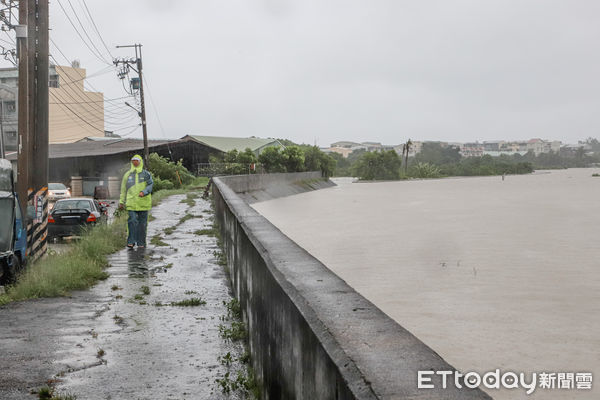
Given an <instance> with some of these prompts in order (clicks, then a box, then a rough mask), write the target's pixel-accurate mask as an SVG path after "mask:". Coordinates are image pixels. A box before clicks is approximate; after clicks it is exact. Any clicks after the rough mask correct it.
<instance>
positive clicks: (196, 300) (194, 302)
mask: <svg viewBox="0 0 600 400" xmlns="http://www.w3.org/2000/svg"><path fill="white" fill-rule="evenodd" d="M205 304H206V301H204V300H202V299H201V298H200V297H192V298H191V299H185V300H181V301H174V302H171V304H170V305H172V306H174V307H197V306H203V305H205Z"/></svg>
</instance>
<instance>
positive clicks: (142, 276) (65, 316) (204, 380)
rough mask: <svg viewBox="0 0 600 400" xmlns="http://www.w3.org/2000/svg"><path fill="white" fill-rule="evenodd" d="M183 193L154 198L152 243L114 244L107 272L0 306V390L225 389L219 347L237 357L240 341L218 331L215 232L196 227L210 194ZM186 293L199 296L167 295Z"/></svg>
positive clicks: (125, 392) (204, 224)
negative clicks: (65, 294)
mask: <svg viewBox="0 0 600 400" xmlns="http://www.w3.org/2000/svg"><path fill="white" fill-rule="evenodd" d="M184 199H185V195H180V196H172V197H170V198H167V199H165V200H164V201H163V203H162V204H161V205H160V206H158V207H156V208H154V209H153V210H152V215H153V217H154V218H155V220H153V221H152V222H150V224H149V227H148V241H149V243H150V240H151V238H153V237H156V238H157V239H156V240H154V242H153V243H154V244H149V247H148V248H146V249H133V250H128V249H126V248H124V249H123V250H120V251H118V252H117V253H115V254H113V255H112V256H111V257H110V258H109V262H110V267H109V268H108V269H107V272H108V273H109V274H110V277H109V278H108V279H106V280H105V281H102V282H100V283H99V284H97V285H96V286H94V287H93V288H92V289H90V290H87V291H81V292H76V293H73V294H72V297H71V298H59V299H42V300H38V301H30V302H23V303H19V304H15V305H11V306H9V307H3V308H1V309H0V320H2V321H3V325H4V326H3V327H0V348H1V349H2V353H3V357H2V361H0V367H1V368H2V370H3V371H11V372H10V373H8V374H5V376H4V378H1V379H0V381H1V382H0V398H2V399H28V398H35V396H32V395H31V394H29V393H28V392H29V390H31V389H36V388H39V387H41V386H42V384H43V383H44V382H45V381H46V380H47V379H52V380H53V382H52V383H54V384H55V387H56V389H57V392H59V393H70V394H73V395H76V396H77V398H79V399H219V398H225V397H224V396H225V395H223V394H221V391H220V390H219V387H218V385H217V383H216V379H219V378H222V377H223V376H224V375H225V373H226V372H227V371H228V370H230V369H231V368H232V367H229V368H227V367H226V366H225V365H223V363H221V362H220V361H219V360H220V357H223V356H224V355H226V354H227V353H230V355H231V356H232V358H233V359H234V360H237V359H238V358H241V356H242V353H243V347H242V345H241V344H239V343H232V342H229V341H225V340H224V339H222V338H221V336H220V334H219V325H220V324H222V323H223V321H222V320H221V319H222V318H221V317H222V316H223V315H225V314H227V308H226V306H225V303H226V302H229V301H230V300H231V299H232V297H231V292H230V286H229V281H228V278H227V276H226V272H225V270H224V268H223V267H222V266H220V265H218V263H217V258H216V256H215V254H217V253H218V251H219V249H218V246H217V242H216V238H215V237H213V236H209V235H206V234H204V233H202V232H204V231H207V230H210V228H211V226H212V211H211V210H210V204H209V202H208V201H205V200H202V199H200V198H197V199H195V204H194V205H191V206H190V205H189V204H185V203H182V202H181V201H182V200H184ZM124 245H125V243H124ZM190 299H201V300H202V301H203V302H205V304H200V305H197V306H192V307H182V306H174V305H171V303H174V302H181V301H186V300H190ZM238 364H239V362H238ZM233 368H241V364H239V365H237V366H233ZM226 398H242V397H241V395H239V394H238V395H231V396H228V397H226Z"/></svg>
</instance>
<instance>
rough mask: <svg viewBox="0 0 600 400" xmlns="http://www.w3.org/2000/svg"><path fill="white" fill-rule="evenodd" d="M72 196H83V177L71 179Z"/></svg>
mask: <svg viewBox="0 0 600 400" xmlns="http://www.w3.org/2000/svg"><path fill="white" fill-rule="evenodd" d="M71 196H73V197H79V196H83V178H82V177H81V176H72V177H71Z"/></svg>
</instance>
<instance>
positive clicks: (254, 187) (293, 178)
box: [221, 171, 335, 204]
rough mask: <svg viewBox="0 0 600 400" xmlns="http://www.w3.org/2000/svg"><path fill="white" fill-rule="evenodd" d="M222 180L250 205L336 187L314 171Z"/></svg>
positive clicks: (240, 176) (229, 177) (243, 176)
mask: <svg viewBox="0 0 600 400" xmlns="http://www.w3.org/2000/svg"><path fill="white" fill-rule="evenodd" d="M221 180H222V181H223V180H226V181H227V186H228V187H229V188H230V189H231V190H233V191H234V192H235V193H236V194H237V195H238V196H239V197H241V198H242V199H243V200H244V201H246V203H248V204H252V203H258V202H260V201H266V200H271V199H277V198H280V197H285V196H291V195H294V194H298V193H304V192H309V191H311V190H317V189H324V188H328V187H331V186H335V183H333V182H331V181H330V180H329V179H323V178H321V173H320V172H314V171H313V172H295V173H289V174H257V175H236V176H228V177H227V178H221Z"/></svg>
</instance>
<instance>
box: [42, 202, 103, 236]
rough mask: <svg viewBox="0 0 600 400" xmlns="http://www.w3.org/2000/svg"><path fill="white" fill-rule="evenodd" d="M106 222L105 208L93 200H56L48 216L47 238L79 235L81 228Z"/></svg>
mask: <svg viewBox="0 0 600 400" xmlns="http://www.w3.org/2000/svg"><path fill="white" fill-rule="evenodd" d="M107 220H108V217H107V213H106V207H105V206H103V205H101V204H99V203H98V201H96V200H94V199H87V198H71V199H63V200H58V201H57V202H56V204H55V205H54V208H53V209H52V212H51V213H50V215H49V216H48V236H49V237H51V238H61V237H65V236H76V235H79V234H80V233H81V231H82V229H83V228H85V227H89V226H93V225H95V224H98V223H106V222H107Z"/></svg>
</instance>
